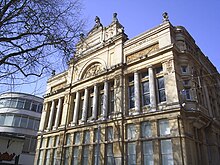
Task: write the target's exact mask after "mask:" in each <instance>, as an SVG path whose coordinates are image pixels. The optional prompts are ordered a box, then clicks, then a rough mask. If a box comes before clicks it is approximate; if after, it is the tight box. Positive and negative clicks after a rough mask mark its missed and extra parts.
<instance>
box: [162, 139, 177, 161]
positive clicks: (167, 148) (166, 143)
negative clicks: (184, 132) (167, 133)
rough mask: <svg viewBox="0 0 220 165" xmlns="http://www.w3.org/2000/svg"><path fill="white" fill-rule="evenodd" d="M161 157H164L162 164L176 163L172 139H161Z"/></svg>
mask: <svg viewBox="0 0 220 165" xmlns="http://www.w3.org/2000/svg"><path fill="white" fill-rule="evenodd" d="M161 157H162V165H173V164H174V162H173V150H172V142H171V140H170V139H168V140H161Z"/></svg>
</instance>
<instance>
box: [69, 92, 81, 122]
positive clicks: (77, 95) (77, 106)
mask: <svg viewBox="0 0 220 165" xmlns="http://www.w3.org/2000/svg"><path fill="white" fill-rule="evenodd" d="M79 101H80V93H79V91H77V92H76V101H75V107H74V112H73V121H72V122H71V125H72V126H74V125H76V123H77V120H78V114H79Z"/></svg>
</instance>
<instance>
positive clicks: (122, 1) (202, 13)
mask: <svg viewBox="0 0 220 165" xmlns="http://www.w3.org/2000/svg"><path fill="white" fill-rule="evenodd" d="M81 2H82V4H83V10H82V12H83V14H84V15H83V17H84V18H85V19H86V20H87V29H86V30H87V31H89V30H90V29H91V28H92V27H93V26H94V18H95V16H99V17H100V19H101V23H102V24H103V25H104V26H108V25H109V24H110V23H111V21H112V15H113V13H114V12H116V13H118V19H119V21H120V23H121V24H122V25H123V26H124V28H125V33H126V34H127V35H128V37H129V38H130V39H131V38H133V37H135V36H137V35H139V34H140V33H143V32H145V31H147V30H149V29H151V28H153V27H155V26H158V25H159V24H160V23H161V22H162V13H163V12H164V11H166V12H168V14H169V20H170V22H171V23H172V24H173V25H174V26H178V25H181V26H184V27H185V28H186V29H187V30H188V32H189V33H190V34H191V35H192V37H193V38H194V40H195V41H196V44H197V45H198V46H199V47H200V49H201V50H202V51H203V53H204V54H205V55H206V56H208V57H209V59H210V61H212V63H213V64H214V65H215V66H216V68H217V69H218V70H219V71H220V44H219V43H220V42H219V39H220V18H219V17H220V0H210V1H208V0H81ZM46 80H47V79H46V78H42V80H39V81H36V83H34V84H32V85H26V86H22V87H17V88H16V91H18V92H27V93H30V94H36V95H38V96H42V95H43V94H45V89H46Z"/></svg>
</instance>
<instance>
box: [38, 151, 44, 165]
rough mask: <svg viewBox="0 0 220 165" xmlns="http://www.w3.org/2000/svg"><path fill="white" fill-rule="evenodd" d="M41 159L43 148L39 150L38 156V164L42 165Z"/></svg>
mask: <svg viewBox="0 0 220 165" xmlns="http://www.w3.org/2000/svg"><path fill="white" fill-rule="evenodd" d="M42 159H43V150H40V152H39V158H38V165H42V164H43V162H42Z"/></svg>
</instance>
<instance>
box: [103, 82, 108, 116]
mask: <svg viewBox="0 0 220 165" xmlns="http://www.w3.org/2000/svg"><path fill="white" fill-rule="evenodd" d="M108 94H109V92H108V82H107V81H105V82H104V98H103V108H102V117H103V120H105V119H106V117H107V111H108V98H109V97H108Z"/></svg>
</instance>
